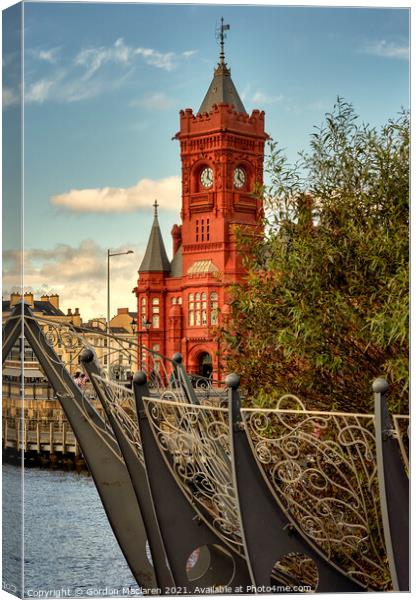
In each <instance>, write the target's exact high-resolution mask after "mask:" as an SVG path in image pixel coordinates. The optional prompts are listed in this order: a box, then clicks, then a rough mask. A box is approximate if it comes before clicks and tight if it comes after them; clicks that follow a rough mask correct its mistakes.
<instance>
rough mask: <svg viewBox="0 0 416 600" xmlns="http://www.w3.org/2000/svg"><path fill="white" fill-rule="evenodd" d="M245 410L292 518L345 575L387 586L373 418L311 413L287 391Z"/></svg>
mask: <svg viewBox="0 0 416 600" xmlns="http://www.w3.org/2000/svg"><path fill="white" fill-rule="evenodd" d="M283 407H285V408H283ZM289 407H290V408H289ZM241 413H242V416H243V419H244V425H245V430H246V434H247V437H248V439H249V442H250V446H251V448H252V451H253V454H254V456H255V458H256V461H257V464H258V466H259V469H260V470H261V471H262V473H263V475H264V476H265V478H266V479H267V482H268V484H269V486H270V489H271V490H272V492H273V494H274V496H275V498H276V501H277V502H278V503H279V504H280V506H281V507H282V508H283V509H284V510H285V511H286V513H287V515H288V517H289V518H290V519H291V520H292V521H293V522H294V523H295V524H296V525H297V526H298V527H299V529H300V530H301V531H302V533H303V534H304V535H305V536H307V537H308V538H310V539H311V541H313V542H314V543H316V544H318V546H319V547H320V548H321V549H322V551H323V552H324V554H325V556H326V557H327V559H328V560H330V561H333V562H334V563H336V564H338V565H339V566H341V567H342V569H343V570H344V571H345V572H346V573H347V574H348V575H350V576H353V577H354V578H356V579H357V580H359V581H361V582H362V583H363V584H364V585H365V586H366V587H370V588H374V586H375V587H378V586H379V584H380V581H384V582H385V584H386V586H388V583H389V574H388V567H387V564H386V551H385V547H384V539H383V532H382V527H381V517H380V497H379V490H378V480H377V463H376V452H375V435H374V416H373V415H362V414H348V413H335V412H322V411H319V412H318V411H306V410H305V408H304V406H303V404H302V403H301V402H300V400H299V399H298V398H296V397H295V396H284V397H282V398H281V399H280V400H279V402H278V403H277V408H276V409H275V410H268V409H249V408H247V409H242V411H241Z"/></svg>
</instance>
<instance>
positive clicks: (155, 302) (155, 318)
mask: <svg viewBox="0 0 416 600" xmlns="http://www.w3.org/2000/svg"><path fill="white" fill-rule="evenodd" d="M159 313H160V306H159V298H153V299H152V326H153V327H154V328H155V329H158V328H159V327H160V314H159Z"/></svg>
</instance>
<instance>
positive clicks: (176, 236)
mask: <svg viewBox="0 0 416 600" xmlns="http://www.w3.org/2000/svg"><path fill="white" fill-rule="evenodd" d="M171 235H172V250H173V256H175V254H176V253H177V251H178V250H179V248H180V246H181V244H182V225H180V226H179V225H174V226H173V227H172V231H171Z"/></svg>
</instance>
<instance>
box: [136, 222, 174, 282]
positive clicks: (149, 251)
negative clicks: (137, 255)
mask: <svg viewBox="0 0 416 600" xmlns="http://www.w3.org/2000/svg"><path fill="white" fill-rule="evenodd" d="M151 271H161V272H163V273H169V271H170V262H169V259H168V256H167V254H166V250H165V244H164V243H163V238H162V233H161V231H160V227H159V220H158V218H157V213H156V214H155V217H154V219H153V226H152V231H151V232H150V237H149V241H148V242H147V248H146V252H145V255H144V257H143V260H142V264H141V265H140V268H139V273H149V272H151Z"/></svg>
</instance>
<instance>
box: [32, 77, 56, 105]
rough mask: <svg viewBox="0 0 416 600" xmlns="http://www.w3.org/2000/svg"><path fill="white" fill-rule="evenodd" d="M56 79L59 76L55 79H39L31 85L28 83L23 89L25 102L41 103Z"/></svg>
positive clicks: (47, 95) (45, 98)
mask: <svg viewBox="0 0 416 600" xmlns="http://www.w3.org/2000/svg"><path fill="white" fill-rule="evenodd" d="M58 81H59V78H57V79H56V80H55V81H54V80H53V79H41V80H40V81H37V82H36V83H33V84H32V85H28V86H27V89H25V102H33V103H36V104H43V102H45V100H47V99H48V98H49V96H50V93H51V90H53V87H54V86H55V85H56V84H57V82H58Z"/></svg>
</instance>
